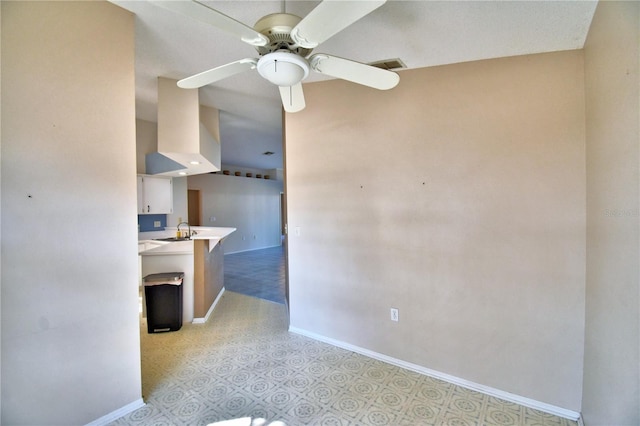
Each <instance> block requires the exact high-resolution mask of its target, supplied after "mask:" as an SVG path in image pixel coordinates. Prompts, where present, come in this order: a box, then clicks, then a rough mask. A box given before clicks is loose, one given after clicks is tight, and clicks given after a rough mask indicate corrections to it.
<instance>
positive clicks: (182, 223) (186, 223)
mask: <svg viewBox="0 0 640 426" xmlns="http://www.w3.org/2000/svg"><path fill="white" fill-rule="evenodd" d="M180 225H187V226H188V229H189V231H188V232H189V233H188V234H187V238H191V225H189V222H180V223H179V224H178V233H179V232H180ZM180 235H182V234H180Z"/></svg>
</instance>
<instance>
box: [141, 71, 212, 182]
mask: <svg viewBox="0 0 640 426" xmlns="http://www.w3.org/2000/svg"><path fill="white" fill-rule="evenodd" d="M176 83H177V80H172V79H169V78H164V77H159V78H158V152H154V153H152V154H147V156H146V158H145V163H146V172H147V174H152V175H167V176H185V175H196V174H203V173H210V172H215V171H219V170H220V167H221V166H220V121H219V112H218V110H217V109H216V108H210V107H205V106H201V105H200V102H199V96H198V89H181V88H179V87H178V86H177V85H176Z"/></svg>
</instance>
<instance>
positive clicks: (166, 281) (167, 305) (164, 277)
mask: <svg viewBox="0 0 640 426" xmlns="http://www.w3.org/2000/svg"><path fill="white" fill-rule="evenodd" d="M183 278H184V273H182V272H166V273H161V274H150V275H147V276H146V277H144V280H143V282H144V297H145V301H146V307H147V332H149V333H161V332H165V331H178V330H180V328H181V327H182V280H183Z"/></svg>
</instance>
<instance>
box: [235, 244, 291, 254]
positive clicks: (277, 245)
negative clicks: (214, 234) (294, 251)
mask: <svg viewBox="0 0 640 426" xmlns="http://www.w3.org/2000/svg"><path fill="white" fill-rule="evenodd" d="M276 247H282V244H276V245H275V246H266V247H253V248H248V249H244V250H238V251H230V252H228V253H227V252H225V253H224V254H225V255H227V254H238V253H246V252H248V251H256V250H265V249H269V248H276Z"/></svg>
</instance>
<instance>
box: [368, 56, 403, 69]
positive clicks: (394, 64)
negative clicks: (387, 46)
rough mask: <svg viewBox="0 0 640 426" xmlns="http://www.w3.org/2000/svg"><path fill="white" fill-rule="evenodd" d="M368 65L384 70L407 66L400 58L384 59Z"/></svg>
mask: <svg viewBox="0 0 640 426" xmlns="http://www.w3.org/2000/svg"><path fill="white" fill-rule="evenodd" d="M368 65H371V66H372V67H376V68H382V69H383V70H397V69H401V68H406V67H407V66H406V65H405V64H404V62H402V60H401V59H400V58H394V59H385V60H384V61H376V62H371V63H369V64H368Z"/></svg>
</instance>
